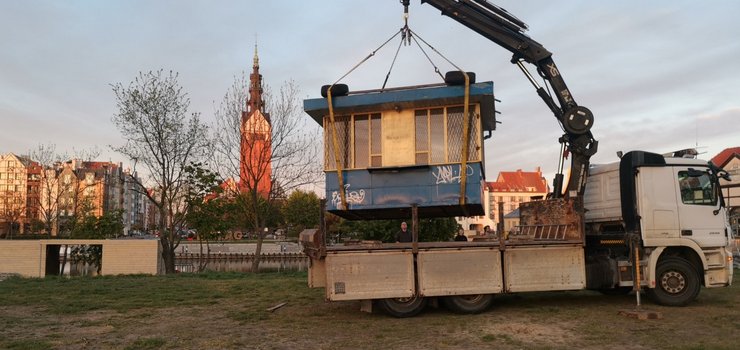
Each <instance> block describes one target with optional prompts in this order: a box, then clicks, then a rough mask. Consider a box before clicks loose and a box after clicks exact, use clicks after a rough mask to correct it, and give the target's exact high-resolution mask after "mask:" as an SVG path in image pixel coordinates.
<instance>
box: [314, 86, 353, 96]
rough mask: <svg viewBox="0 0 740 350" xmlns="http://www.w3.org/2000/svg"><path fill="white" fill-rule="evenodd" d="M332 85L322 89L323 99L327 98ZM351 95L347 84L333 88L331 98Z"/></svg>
mask: <svg viewBox="0 0 740 350" xmlns="http://www.w3.org/2000/svg"><path fill="white" fill-rule="evenodd" d="M329 87H331V85H324V86H322V87H321V97H323V98H326V97H327V95H328V92H329ZM348 93H349V86H347V84H336V85H334V87H333V88H331V96H332V97H334V96H347V94H348Z"/></svg>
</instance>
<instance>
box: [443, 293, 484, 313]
mask: <svg viewBox="0 0 740 350" xmlns="http://www.w3.org/2000/svg"><path fill="white" fill-rule="evenodd" d="M443 302H444V304H445V306H447V308H448V309H450V310H452V311H453V312H456V313H459V314H477V313H481V312H483V311H486V309H488V308H489V307H490V306H491V304H492V303H493V294H475V295H453V296H449V297H446V298H444V299H443Z"/></svg>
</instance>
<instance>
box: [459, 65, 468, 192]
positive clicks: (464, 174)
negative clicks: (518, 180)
mask: <svg viewBox="0 0 740 350" xmlns="http://www.w3.org/2000/svg"><path fill="white" fill-rule="evenodd" d="M461 71H462V70H461ZM462 73H463V75H465V98H464V99H463V101H464V103H465V107H463V146H462V160H461V161H460V205H461V206H462V205H465V192H466V189H467V184H468V153H469V152H470V150H469V149H468V148H469V145H470V141H469V140H468V139H469V138H470V111H469V109H470V103H469V102H470V77H469V76H468V73H466V72H464V71H462Z"/></svg>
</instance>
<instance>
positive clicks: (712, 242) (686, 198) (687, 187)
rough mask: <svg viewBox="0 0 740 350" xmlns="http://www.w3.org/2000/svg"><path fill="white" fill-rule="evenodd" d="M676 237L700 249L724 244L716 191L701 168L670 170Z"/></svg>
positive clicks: (722, 220) (722, 225) (722, 219)
mask: <svg viewBox="0 0 740 350" xmlns="http://www.w3.org/2000/svg"><path fill="white" fill-rule="evenodd" d="M673 170H674V174H675V176H674V179H676V181H677V186H676V187H677V191H676V199H677V202H678V217H679V225H680V229H681V230H680V235H681V237H682V238H688V239H691V240H693V241H695V242H696V243H697V244H699V246H700V247H720V246H724V245H726V243H727V242H726V239H727V238H726V237H725V234H724V230H725V210H724V208H720V203H719V196H718V191H719V189H718V188H717V186H716V185H715V183H714V182H713V181H712V179H711V177H710V175H709V173H708V169H707V168H704V167H674V168H673Z"/></svg>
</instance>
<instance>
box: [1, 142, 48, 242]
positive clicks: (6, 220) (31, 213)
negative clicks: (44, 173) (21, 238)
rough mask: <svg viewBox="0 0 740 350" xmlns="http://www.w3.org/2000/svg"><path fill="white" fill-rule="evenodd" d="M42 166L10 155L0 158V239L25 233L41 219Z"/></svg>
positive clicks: (21, 157)
mask: <svg viewBox="0 0 740 350" xmlns="http://www.w3.org/2000/svg"><path fill="white" fill-rule="evenodd" d="M40 177H41V166H40V165H39V164H38V163H37V162H34V161H32V160H31V159H29V158H27V157H23V156H17V155H15V154H13V153H8V154H5V155H2V156H0V236H3V237H5V236H7V235H13V234H24V233H26V232H28V231H29V230H30V229H31V227H30V226H31V224H32V223H33V222H34V221H35V220H36V219H37V218H38V208H39V206H38V202H39V184H40Z"/></svg>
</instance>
